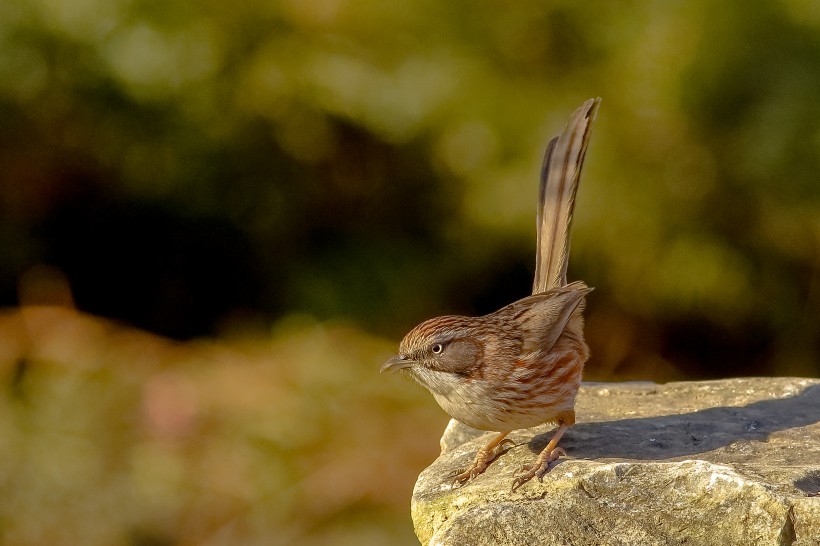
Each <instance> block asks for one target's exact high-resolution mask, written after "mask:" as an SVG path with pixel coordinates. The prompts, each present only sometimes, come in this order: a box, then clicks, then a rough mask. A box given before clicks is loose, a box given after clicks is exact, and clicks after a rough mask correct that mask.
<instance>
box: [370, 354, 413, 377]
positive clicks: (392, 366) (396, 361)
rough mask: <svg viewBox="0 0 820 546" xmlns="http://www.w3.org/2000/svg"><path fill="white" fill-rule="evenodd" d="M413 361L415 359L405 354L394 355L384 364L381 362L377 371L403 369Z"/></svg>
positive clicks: (408, 366) (411, 364)
mask: <svg viewBox="0 0 820 546" xmlns="http://www.w3.org/2000/svg"><path fill="white" fill-rule="evenodd" d="M415 363H416V361H415V360H413V359H411V358H409V357H407V356H405V355H396V356H394V357H393V358H391V359H390V360H388V361H387V362H385V363H384V364H382V367H381V369H380V370H379V372H380V373H381V372H394V371H396V370H403V369H405V368H410V367H411V366H413V364H415Z"/></svg>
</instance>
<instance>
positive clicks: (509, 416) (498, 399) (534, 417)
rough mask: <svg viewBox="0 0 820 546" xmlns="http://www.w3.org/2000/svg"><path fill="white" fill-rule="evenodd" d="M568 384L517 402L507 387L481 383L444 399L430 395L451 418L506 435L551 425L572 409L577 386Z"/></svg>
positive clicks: (480, 428)
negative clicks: (489, 386)
mask: <svg viewBox="0 0 820 546" xmlns="http://www.w3.org/2000/svg"><path fill="white" fill-rule="evenodd" d="M579 383H580V378H579V381H578V383H576V384H567V385H564V386H562V387H561V388H559V389H554V390H553V392H545V393H543V394H538V395H536V396H532V395H531V394H530V395H527V397H526V398H518V397H517V392H516V391H515V390H514V389H508V388H506V386H504V387H502V388H497V387H498V386H497V385H496V386H495V387H496V388H494V389H489V388H488V385H487V384H485V383H484V382H483V381H480V380H479V381H473V382H471V383H470V384H466V385H463V386H460V387H459V388H457V389H454V390H453V391H452V392H450V393H448V394H447V395H442V394H436V393H433V396H434V397H435V399H436V402H438V404H439V406H441V408H442V409H443V410H444V411H446V412H447V413H448V414H449V415H450V416H451V417H453V418H455V419H456V420H458V421H461V422H462V423H464V424H465V425H467V426H470V427H473V428H477V429H479V430H491V431H499V432H501V431H508V430H516V429H522V428H530V427H534V426H537V425H540V424H543V423H549V422H552V421H554V420H555V419H556V418H557V417H558V415H560V414H561V413H563V412H566V411H568V410H571V409H573V408H574V407H575V395H576V393H577V391H578V384H579Z"/></svg>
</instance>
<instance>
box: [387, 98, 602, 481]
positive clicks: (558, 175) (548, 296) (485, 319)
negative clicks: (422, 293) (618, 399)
mask: <svg viewBox="0 0 820 546" xmlns="http://www.w3.org/2000/svg"><path fill="white" fill-rule="evenodd" d="M600 100H601V99H590V100H588V101H586V102H585V103H584V104H583V105H582V106H581V107H580V108H579V109H578V110H576V111H575V113H574V114H573V115H572V118H571V119H570V121H569V123H568V124H567V126H566V128H565V129H564V131H563V133H561V135H560V136H559V137H555V138H553V139H552V140H551V141H550V143H549V145H548V146H547V151H546V154H545V156H544V164H543V167H542V170H541V186H540V192H539V202H538V212H537V217H536V225H537V237H538V239H537V241H538V242H537V245H538V248H537V252H536V257H535V280H534V282H533V288H532V292H533V295H532V296H528V297H526V298H523V299H520V300H518V301H516V302H514V303H511V304H510V305H508V306H506V307H504V308H502V309H499V310H498V311H496V312H494V313H490V314H489V315H484V316H482V317H463V316H444V317H437V318H433V319H430V320H428V321H425V322H423V323H421V324H419V325H418V326H416V327H415V328H413V329H412V330H411V331H410V333H408V334H407V335H406V336H405V338H404V339H403V340H402V342H401V344H400V346H399V354H398V355H397V356H395V357H393V358H391V359H390V360H388V361H387V362H385V363H384V365H383V366H382V368H381V371H387V370H404V371H406V372H407V373H409V374H410V375H411V376H412V377H413V379H415V380H416V381H417V382H418V383H420V384H421V385H422V386H424V387H426V388H427V389H428V390H429V391H430V392H431V393H432V394H433V397H434V398H435V399H436V402H438V404H439V405H440V406H441V407H442V408H443V409H444V411H446V412H447V413H448V414H450V415H451V416H452V417H454V418H455V419H457V420H458V421H461V422H462V423H464V424H466V425H469V426H471V427H473V428H477V429H480V430H486V431H495V432H498V434H497V435H496V436H495V437H494V438H493V439H492V440H491V441H490V442H489V443H488V444H487V445H485V446H484V447H482V448H481V449H479V450H478V452H477V453H476V456H475V460H474V461H473V464H472V465H471V466H470V467H469V468H467V469H466V470H464V471H463V472H461V473H458V474H457V475H456V476H455V480H454V481H457V482H460V483H464V482H466V481H468V480H470V479H471V478H473V477H475V476H477V475H478V474H481V473H482V472H484V470H485V469H486V468H487V465H488V464H489V463H490V462H492V460H493V459H495V457H497V456H498V455H499V454H501V453H502V452H503V451H504V448H505V443H509V444H512V442H511V441H510V440H508V439H507V440H505V437H506V436H507V435H508V434H509V433H510V432H512V431H513V430H517V429H522V428H529V427H533V426H536V425H540V424H542V423H557V424H558V429H557V430H556V431H555V434H554V435H553V437H552V439H551V440H550V442H549V443H548V444H547V446H546V447H545V448H544V449H543V451H541V453H540V455H539V456H538V458H537V459H536V460H535V463H534V464H532V465H528V466H525V467H524V468H523V470H522V473H521V474H520V475H519V476H517V477H516V478H515V480H514V481H513V489H515V488H517V487H519V486H520V485H522V484H523V483H525V482H527V481H529V480H530V479H532V478H533V477H534V476H536V475H537V476H538V477H539V478H541V477H543V475H544V474H545V473H546V472H547V471H548V470H549V465H550V463H551V462H552V461H554V460H556V459H557V458H558V457H559V455H561V454H565V453H564V450H563V449H561V448H559V447H557V445H558V441H559V440H560V439H561V436H562V435H563V434H564V432H565V431H566V430H567V428H569V427H570V426H572V425H573V424H574V423H575V409H574V408H575V395H576V393H577V392H578V387H579V385H580V383H581V375H582V373H583V370H584V363H585V362H586V360H587V358H588V357H589V349H588V347H587V344H586V342H585V341H584V318H583V311H584V304H585V297H586V295H587V294H588V293H589V292H590V291H591V290H592V289H591V288H589V287H587V286H586V285H585V284H584V283H583V282H580V281H576V282H572V283H567V262H568V258H569V233H570V227H571V224H572V210H573V206H574V204H575V194H576V191H577V189H578V180H579V178H580V175H581V167H582V166H583V163H584V155H585V154H586V150H587V145H588V144H589V137H590V133H591V130H592V122H593V120H594V119H595V115H596V113H597V110H598V105H599V104H600Z"/></svg>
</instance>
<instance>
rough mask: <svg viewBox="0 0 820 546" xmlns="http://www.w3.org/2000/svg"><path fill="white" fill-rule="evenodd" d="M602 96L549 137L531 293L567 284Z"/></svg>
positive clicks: (539, 202) (540, 197) (539, 209)
mask: <svg viewBox="0 0 820 546" xmlns="http://www.w3.org/2000/svg"><path fill="white" fill-rule="evenodd" d="M600 103H601V99H599V98H597V99H589V100H588V101H586V102H585V103H584V104H583V105H582V106H581V107H580V108H578V109H577V110H576V111H575V113H574V114H573V115H572V118H571V119H570V121H569V123H568V124H567V126H566V128H565V129H564V131H563V132H562V133H561V135H560V136H558V137H555V138H553V139H552V140H550V142H549V144H548V145H547V150H546V153H545V154H544V164H543V167H542V169H541V187H540V191H539V201H538V213H537V218H536V222H537V237H538V242H537V250H536V257H535V280H534V281H533V286H532V293H533V294H538V293H541V292H546V291H547V290H549V289H550V288H556V287H559V286H564V285H566V284H567V264H568V262H569V234H570V228H571V227H572V210H573V207H574V205H575V194H576V192H577V191H578V181H579V179H580V176H581V167H582V166H583V164H584V156H585V155H586V151H587V146H588V145H589V137H590V135H591V133H592V122H593V121H594V120H595V115H596V114H597V112H598V105H599V104H600Z"/></svg>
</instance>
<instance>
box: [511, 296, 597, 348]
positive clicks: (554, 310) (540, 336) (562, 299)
mask: <svg viewBox="0 0 820 546" xmlns="http://www.w3.org/2000/svg"><path fill="white" fill-rule="evenodd" d="M591 291H592V288H589V287H588V286H587V285H586V284H584V283H583V282H581V281H576V282H573V283H570V284H568V285H566V286H561V287H558V288H553V289H551V290H548V291H547V292H542V293H540V294H534V295H532V296H528V297H526V298H523V299H520V300H518V301H516V302H514V303H511V304H510V305H508V306H507V307H504V308H503V309H500V310H499V311H497V312H496V313H495V314H497V315H498V316H499V318H500V319H501V320H503V321H504V322H505V323H507V324H509V323H513V324H515V325H516V330H517V331H518V332H520V333H521V334H522V336H521V341H522V346H521V352H522V354H526V353H530V352H532V351H536V350H539V349H541V350H544V351H549V350H550V349H552V347H553V345H555V342H556V341H558V338H559V337H560V336H561V333H563V331H564V328H566V326H567V322H569V319H570V318H571V317H572V314H573V313H574V312H575V310H576V309H577V308H578V306H579V305H581V304H582V302H583V301H584V297H585V296H586V295H587V294H588V293H590V292H591Z"/></svg>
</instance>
